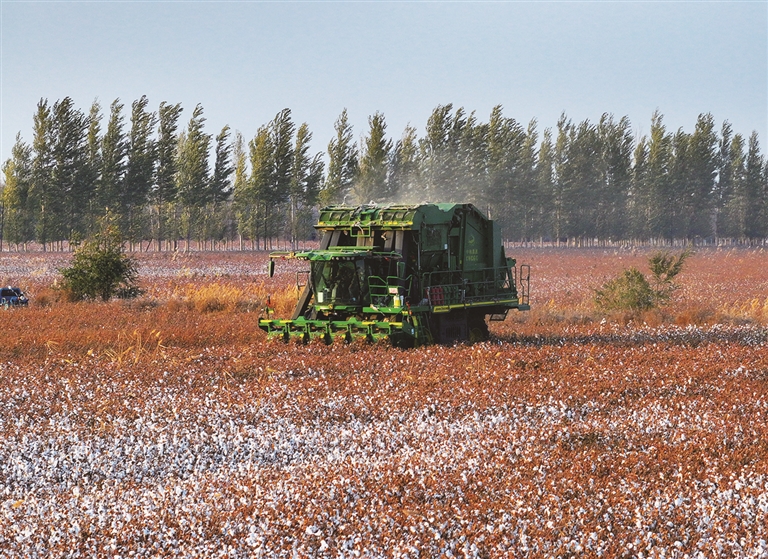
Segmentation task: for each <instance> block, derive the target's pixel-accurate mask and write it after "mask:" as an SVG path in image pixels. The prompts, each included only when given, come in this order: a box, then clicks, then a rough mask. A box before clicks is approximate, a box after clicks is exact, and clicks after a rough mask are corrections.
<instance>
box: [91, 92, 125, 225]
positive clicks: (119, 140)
mask: <svg viewBox="0 0 768 559" xmlns="http://www.w3.org/2000/svg"><path fill="white" fill-rule="evenodd" d="M122 112H123V104H122V103H121V102H120V99H115V100H114V101H112V103H111V105H110V106H109V121H108V122H107V130H106V132H105V133H104V136H103V138H102V139H101V179H100V180H99V182H98V184H97V186H96V200H97V203H98V208H99V215H105V214H106V213H107V211H109V210H110V209H111V210H112V211H114V212H117V211H118V210H119V208H120V199H121V192H122V188H123V178H124V176H125V165H126V163H125V158H126V156H127V153H128V140H127V138H126V135H125V131H124V130H123V122H124V121H123V115H122Z"/></svg>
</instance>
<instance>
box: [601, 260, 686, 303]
mask: <svg viewBox="0 0 768 559" xmlns="http://www.w3.org/2000/svg"><path fill="white" fill-rule="evenodd" d="M691 254H693V253H692V252H691V250H690V249H686V250H684V251H683V252H681V253H680V254H679V255H677V256H674V255H672V254H671V253H669V252H666V251H665V252H656V253H654V254H652V255H651V257H650V258H649V259H648V266H649V267H650V269H651V275H652V279H653V285H651V282H649V281H648V279H646V277H645V276H644V275H643V274H642V273H641V272H640V270H638V269H637V268H629V269H628V270H624V272H623V273H622V274H621V275H620V276H618V277H616V278H614V279H612V280H609V281H607V282H606V283H604V284H603V286H602V288H600V289H596V290H595V304H596V305H597V307H598V308H599V309H600V310H602V311H632V312H642V311H649V310H651V309H654V308H656V307H658V306H660V305H663V304H665V303H666V302H667V301H669V297H670V295H671V294H672V292H673V291H674V290H675V289H676V288H677V286H676V285H675V283H674V282H673V281H672V280H673V279H674V278H675V277H676V276H677V275H678V274H679V273H680V272H682V271H683V264H684V263H685V261H686V260H687V259H688V258H689V257H690V256H691Z"/></svg>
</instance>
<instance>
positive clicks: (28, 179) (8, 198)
mask: <svg viewBox="0 0 768 559" xmlns="http://www.w3.org/2000/svg"><path fill="white" fill-rule="evenodd" d="M2 170H3V173H4V175H5V187H4V188H3V190H2V200H1V201H0V204H2V218H1V219H0V221H2V228H1V229H0V249H1V248H2V240H3V239H6V240H7V241H8V242H9V243H14V244H16V246H17V247H18V245H19V244H21V243H26V242H27V241H30V240H32V239H33V232H32V230H31V225H32V224H31V220H30V217H31V214H30V208H29V192H30V186H31V183H32V148H31V146H29V145H28V144H26V143H25V142H24V141H23V140H22V139H21V133H18V134H16V142H15V143H14V145H13V148H12V149H11V158H10V159H8V160H7V161H6V162H5V163H4V165H3V169H2Z"/></svg>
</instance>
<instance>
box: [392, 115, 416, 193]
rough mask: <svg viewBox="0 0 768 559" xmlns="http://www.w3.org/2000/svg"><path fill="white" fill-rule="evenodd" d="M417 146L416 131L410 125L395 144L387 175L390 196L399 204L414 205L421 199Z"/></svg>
mask: <svg viewBox="0 0 768 559" xmlns="http://www.w3.org/2000/svg"><path fill="white" fill-rule="evenodd" d="M419 163H420V162H419V145H418V137H417V135H416V129H415V128H414V127H413V126H411V125H410V124H409V125H407V126H406V127H405V130H404V131H403V135H402V136H401V137H400V139H399V140H398V141H397V142H396V143H395V146H394V150H393V152H392V163H391V169H390V173H389V183H390V191H391V196H393V197H394V198H395V199H396V200H399V201H401V202H406V201H410V202H411V203H416V202H418V201H420V200H421V199H422V198H421V196H422V192H420V191H419V188H418V186H419V182H420V178H419V177H420V173H419V171H420V167H419Z"/></svg>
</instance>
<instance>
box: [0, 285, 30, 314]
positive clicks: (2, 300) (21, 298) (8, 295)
mask: <svg viewBox="0 0 768 559" xmlns="http://www.w3.org/2000/svg"><path fill="white" fill-rule="evenodd" d="M0 305H1V306H2V307H3V308H4V309H7V308H9V307H26V306H27V305H29V299H27V296H26V295H24V292H22V290H21V289H19V288H18V287H11V286H10V285H9V286H8V287H3V288H0Z"/></svg>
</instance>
